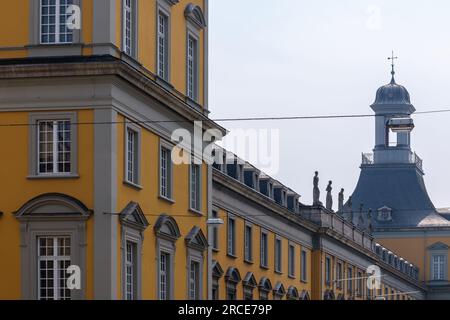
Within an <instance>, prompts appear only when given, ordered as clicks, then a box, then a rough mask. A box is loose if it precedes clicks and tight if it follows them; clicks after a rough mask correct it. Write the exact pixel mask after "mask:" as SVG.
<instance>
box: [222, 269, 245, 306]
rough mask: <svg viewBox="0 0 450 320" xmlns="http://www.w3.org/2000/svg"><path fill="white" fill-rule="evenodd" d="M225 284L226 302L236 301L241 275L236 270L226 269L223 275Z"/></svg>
mask: <svg viewBox="0 0 450 320" xmlns="http://www.w3.org/2000/svg"><path fill="white" fill-rule="evenodd" d="M225 282H226V284H227V300H237V285H238V283H239V282H241V275H240V274H239V271H238V270H237V269H236V268H233V267H230V268H228V270H227V272H226V274H225Z"/></svg>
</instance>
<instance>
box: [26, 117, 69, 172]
mask: <svg viewBox="0 0 450 320" xmlns="http://www.w3.org/2000/svg"><path fill="white" fill-rule="evenodd" d="M28 119H29V120H28V123H29V124H30V127H29V128H28V132H29V139H28V140H29V141H28V154H29V157H30V158H29V159H28V174H29V176H28V177H29V178H54V177H55V178H58V177H59V178H65V177H68V178H73V177H77V176H78V124H77V123H78V120H77V119H78V118H77V112H34V113H30V114H29V116H28ZM41 120H70V123H71V124H72V125H71V127H70V139H71V150H70V152H71V153H70V168H71V172H70V173H45V174H39V170H38V157H39V155H38V147H37V143H38V139H37V138H38V137H37V134H38V133H37V130H38V126H37V125H36V124H37V123H38V121H41Z"/></svg>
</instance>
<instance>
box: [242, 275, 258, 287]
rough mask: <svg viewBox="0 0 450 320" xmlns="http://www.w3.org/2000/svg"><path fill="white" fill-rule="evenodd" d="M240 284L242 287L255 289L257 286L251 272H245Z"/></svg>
mask: <svg viewBox="0 0 450 320" xmlns="http://www.w3.org/2000/svg"><path fill="white" fill-rule="evenodd" d="M242 284H243V285H244V287H250V288H256V287H257V286H258V282H256V278H255V275H254V274H253V272H247V274H246V275H245V277H244V280H242Z"/></svg>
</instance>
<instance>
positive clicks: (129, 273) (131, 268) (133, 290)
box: [125, 241, 137, 300]
mask: <svg viewBox="0 0 450 320" xmlns="http://www.w3.org/2000/svg"><path fill="white" fill-rule="evenodd" d="M125 254H126V259H125V293H126V295H125V297H126V300H135V299H137V272H136V269H137V263H136V261H137V259H136V258H137V245H136V243H134V242H131V241H127V242H126V253H125Z"/></svg>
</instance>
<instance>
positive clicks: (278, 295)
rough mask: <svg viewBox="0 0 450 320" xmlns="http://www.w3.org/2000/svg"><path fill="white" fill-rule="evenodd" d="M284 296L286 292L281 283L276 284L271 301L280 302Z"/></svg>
mask: <svg viewBox="0 0 450 320" xmlns="http://www.w3.org/2000/svg"><path fill="white" fill-rule="evenodd" d="M285 295H286V290H285V289H284V286H283V284H282V283H281V282H277V284H276V285H275V287H274V288H273V299H274V300H282V299H283V297H284V296H285Z"/></svg>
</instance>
